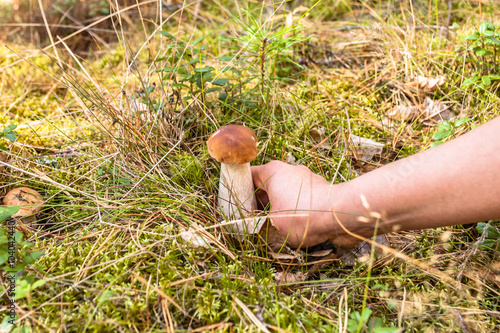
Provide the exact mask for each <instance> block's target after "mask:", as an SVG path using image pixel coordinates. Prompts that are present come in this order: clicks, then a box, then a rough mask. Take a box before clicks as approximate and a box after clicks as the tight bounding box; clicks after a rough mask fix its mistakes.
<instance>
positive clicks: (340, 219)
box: [252, 117, 500, 247]
mask: <svg viewBox="0 0 500 333" xmlns="http://www.w3.org/2000/svg"><path fill="white" fill-rule="evenodd" d="M499 136H500V117H498V118H495V119H493V120H491V121H489V122H488V123H486V124H484V125H482V126H479V127H478V128H476V129H474V130H472V131H470V132H469V133H467V134H464V135H462V136H460V137H458V138H456V139H454V140H452V141H450V142H448V143H445V144H442V145H440V146H438V147H435V148H432V149H429V150H426V151H424V152H421V153H418V154H415V155H413V156H410V157H407V158H404V159H401V160H398V161H396V162H393V163H390V164H388V165H385V166H383V167H381V168H379V169H377V170H374V171H372V172H369V173H366V174H364V175H362V176H360V177H358V178H356V179H354V180H351V181H349V182H346V183H343V184H337V185H332V184H330V183H329V182H328V181H327V180H326V179H324V178H323V177H321V176H319V175H316V174H314V173H313V172H311V170H309V169H308V168H307V167H304V166H293V165H289V164H286V163H283V162H279V161H272V162H270V163H268V164H266V165H262V166H255V167H252V177H253V180H254V184H255V186H256V188H257V189H258V191H257V196H258V198H259V200H260V201H261V202H262V204H264V205H266V204H268V203H271V214H270V216H271V218H272V219H273V220H274V222H275V223H276V225H277V226H278V227H279V229H280V230H281V232H282V233H284V234H285V235H287V236H288V241H289V242H290V243H291V245H292V246H293V247H299V246H302V247H303V246H313V245H316V244H319V243H322V242H324V241H326V240H329V241H331V242H332V243H333V244H336V245H339V246H342V247H352V246H354V245H356V244H357V243H359V242H361V241H362V240H363V239H364V238H370V237H372V236H373V235H374V233H377V234H382V233H388V232H393V231H402V230H414V229H426V228H436V227H444V226H450V225H458V224H466V223H473V222H479V221H486V220H491V219H496V218H499V217H500V173H499V172H498V170H499V169H500V153H499V152H500V140H499Z"/></svg>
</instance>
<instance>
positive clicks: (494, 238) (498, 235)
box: [476, 222, 500, 251]
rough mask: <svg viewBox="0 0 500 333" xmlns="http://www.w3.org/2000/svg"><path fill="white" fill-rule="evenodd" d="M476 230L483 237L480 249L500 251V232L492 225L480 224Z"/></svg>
mask: <svg viewBox="0 0 500 333" xmlns="http://www.w3.org/2000/svg"><path fill="white" fill-rule="evenodd" d="M476 229H477V231H478V232H479V233H480V234H481V235H482V236H481V239H482V241H481V243H480V245H479V247H480V248H482V249H492V250H494V251H499V250H500V232H499V231H498V229H497V228H496V227H495V226H494V225H493V224H492V223H491V224H489V223H485V222H480V223H478V224H477V225H476Z"/></svg>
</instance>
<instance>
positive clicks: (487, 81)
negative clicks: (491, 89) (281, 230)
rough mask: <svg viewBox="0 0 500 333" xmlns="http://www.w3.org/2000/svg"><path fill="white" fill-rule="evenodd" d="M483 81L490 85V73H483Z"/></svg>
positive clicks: (485, 84)
mask: <svg viewBox="0 0 500 333" xmlns="http://www.w3.org/2000/svg"><path fill="white" fill-rule="evenodd" d="M481 81H483V84H484V86H485V87H488V86H489V85H490V84H491V80H490V76H489V75H483V76H482V77H481Z"/></svg>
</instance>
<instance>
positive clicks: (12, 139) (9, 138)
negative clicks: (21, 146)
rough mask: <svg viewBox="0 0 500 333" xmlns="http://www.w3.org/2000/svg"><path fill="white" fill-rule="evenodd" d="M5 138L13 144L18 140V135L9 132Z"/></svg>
mask: <svg viewBox="0 0 500 333" xmlns="http://www.w3.org/2000/svg"><path fill="white" fill-rule="evenodd" d="M5 137H6V138H7V139H8V140H9V141H11V142H14V141H16V139H17V133H16V132H8V133H5Z"/></svg>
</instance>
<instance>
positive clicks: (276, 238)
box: [259, 219, 286, 253]
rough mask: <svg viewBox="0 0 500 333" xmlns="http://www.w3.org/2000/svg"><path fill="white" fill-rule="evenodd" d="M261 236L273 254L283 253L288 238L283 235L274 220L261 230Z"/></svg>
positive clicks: (270, 220)
mask: <svg viewBox="0 0 500 333" xmlns="http://www.w3.org/2000/svg"><path fill="white" fill-rule="evenodd" d="M259 234H260V236H261V237H262V238H263V239H264V241H265V242H266V244H267V246H268V247H269V249H270V250H271V252H275V253H282V252H281V251H282V250H283V245H286V237H285V236H284V235H283V234H282V233H281V231H280V230H279V229H278V227H277V226H276V225H275V224H274V222H273V221H272V219H269V220H268V222H267V223H266V224H265V225H264V226H263V227H262V228H261V229H260V232H259Z"/></svg>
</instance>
